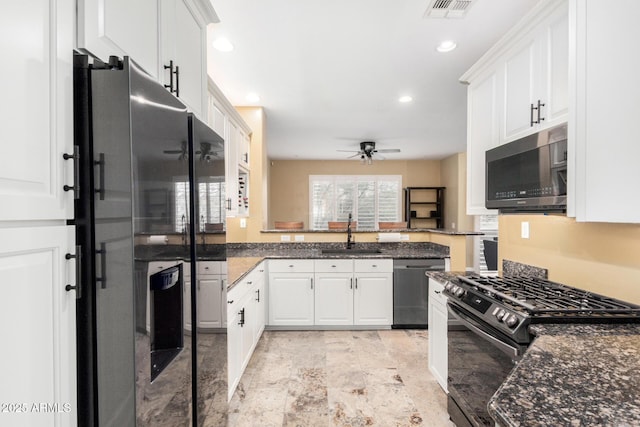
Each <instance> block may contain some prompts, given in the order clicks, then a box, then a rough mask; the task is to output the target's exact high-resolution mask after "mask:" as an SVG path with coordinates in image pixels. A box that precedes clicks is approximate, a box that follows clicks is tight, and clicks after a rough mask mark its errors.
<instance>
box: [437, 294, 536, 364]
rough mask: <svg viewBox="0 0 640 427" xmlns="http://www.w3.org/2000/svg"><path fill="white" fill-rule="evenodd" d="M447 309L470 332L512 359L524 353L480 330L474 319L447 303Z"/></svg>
mask: <svg viewBox="0 0 640 427" xmlns="http://www.w3.org/2000/svg"><path fill="white" fill-rule="evenodd" d="M447 310H448V311H449V313H450V314H451V315H452V316H453V317H455V318H456V319H458V320H459V321H460V322H462V324H463V325H464V326H466V327H467V328H469V330H470V331H471V332H473V333H475V334H476V335H478V336H479V337H480V338H483V339H485V340H487V341H489V342H490V343H491V344H493V345H494V346H495V347H497V348H498V349H500V350H501V351H502V352H504V353H506V354H507V355H508V356H510V357H511V358H512V359H518V358H520V356H522V354H523V353H524V351H523V350H522V349H521V348H519V347H515V346H511V345H509V344H507V343H505V342H504V341H502V340H500V339H498V338H496V337H494V336H493V335H491V334H489V333H487V332H485V331H484V330H482V328H481V327H480V326H478V323H477V322H476V321H475V320H473V319H471V318H470V317H469V316H467V315H465V314H463V313H461V312H459V311H458V310H456V309H455V308H452V307H451V305H450V304H447Z"/></svg>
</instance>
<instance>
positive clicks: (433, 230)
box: [261, 228, 484, 236]
mask: <svg viewBox="0 0 640 427" xmlns="http://www.w3.org/2000/svg"><path fill="white" fill-rule="evenodd" d="M351 231H352V232H353V233H437V234H447V235H451V236H483V235H484V233H482V232H480V231H460V230H453V229H450V228H401V229H383V230H358V229H354V230H351ZM261 232H262V233H279V234H295V233H298V234H302V233H346V230H308V229H305V230H282V229H269V230H262V231H261Z"/></svg>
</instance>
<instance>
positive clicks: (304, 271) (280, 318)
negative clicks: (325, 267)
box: [269, 260, 314, 326]
mask: <svg viewBox="0 0 640 427" xmlns="http://www.w3.org/2000/svg"><path fill="white" fill-rule="evenodd" d="M313 279H314V278H313V260H270V261H269V325H273V326H312V325H313V324H314V314H313V311H314V292H313V287H314V280H313Z"/></svg>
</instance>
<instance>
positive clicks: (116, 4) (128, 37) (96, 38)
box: [77, 0, 159, 77]
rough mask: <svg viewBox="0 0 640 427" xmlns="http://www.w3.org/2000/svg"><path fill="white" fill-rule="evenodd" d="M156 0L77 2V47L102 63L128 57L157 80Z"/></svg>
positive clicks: (79, 0)
mask: <svg viewBox="0 0 640 427" xmlns="http://www.w3.org/2000/svg"><path fill="white" fill-rule="evenodd" d="M158 7H159V3H158V1H157V0H136V1H129V0H78V46H77V47H78V48H79V49H82V50H85V51H87V52H89V53H91V54H92V55H94V56H96V57H98V58H99V59H101V60H103V61H107V60H108V59H109V56H111V55H116V56H119V57H123V56H125V55H127V56H130V57H131V58H133V60H134V61H135V62H136V63H137V64H138V65H140V66H141V67H142V68H143V69H144V70H145V71H146V72H147V73H149V74H151V75H152V76H153V77H158V59H159V58H158Z"/></svg>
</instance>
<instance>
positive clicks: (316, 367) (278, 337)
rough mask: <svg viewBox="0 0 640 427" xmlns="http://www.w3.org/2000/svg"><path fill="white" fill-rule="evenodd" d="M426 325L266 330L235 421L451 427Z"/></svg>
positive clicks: (234, 404)
mask: <svg viewBox="0 0 640 427" xmlns="http://www.w3.org/2000/svg"><path fill="white" fill-rule="evenodd" d="M427 334H428V331H426V330H383V331H290V332H289V331H288V332H281V331H266V332H265V333H264V335H263V337H262V339H261V340H260V343H259V344H258V347H257V348H256V351H255V353H254V355H253V357H252V359H251V361H250V363H249V366H247V369H246V371H245V373H244V375H243V377H242V379H241V382H240V385H239V386H238V389H237V391H236V393H235V395H234V396H233V398H232V400H231V402H230V404H229V421H228V425H229V426H235V427H245V426H251V427H253V426H260V427H267V426H278V427H280V426H304V427H311V426H354V427H355V426H382V427H392V426H430V427H431V426H434V427H438V426H447V427H451V426H453V424H452V423H451V422H450V421H449V417H448V415H447V410H446V396H445V394H444V392H443V391H442V390H441V388H440V386H439V385H438V383H437V382H436V380H435V378H433V376H432V375H431V374H430V372H429V369H428V368H427V345H428V343H427V341H428V340H427V337H428V335H427Z"/></svg>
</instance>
